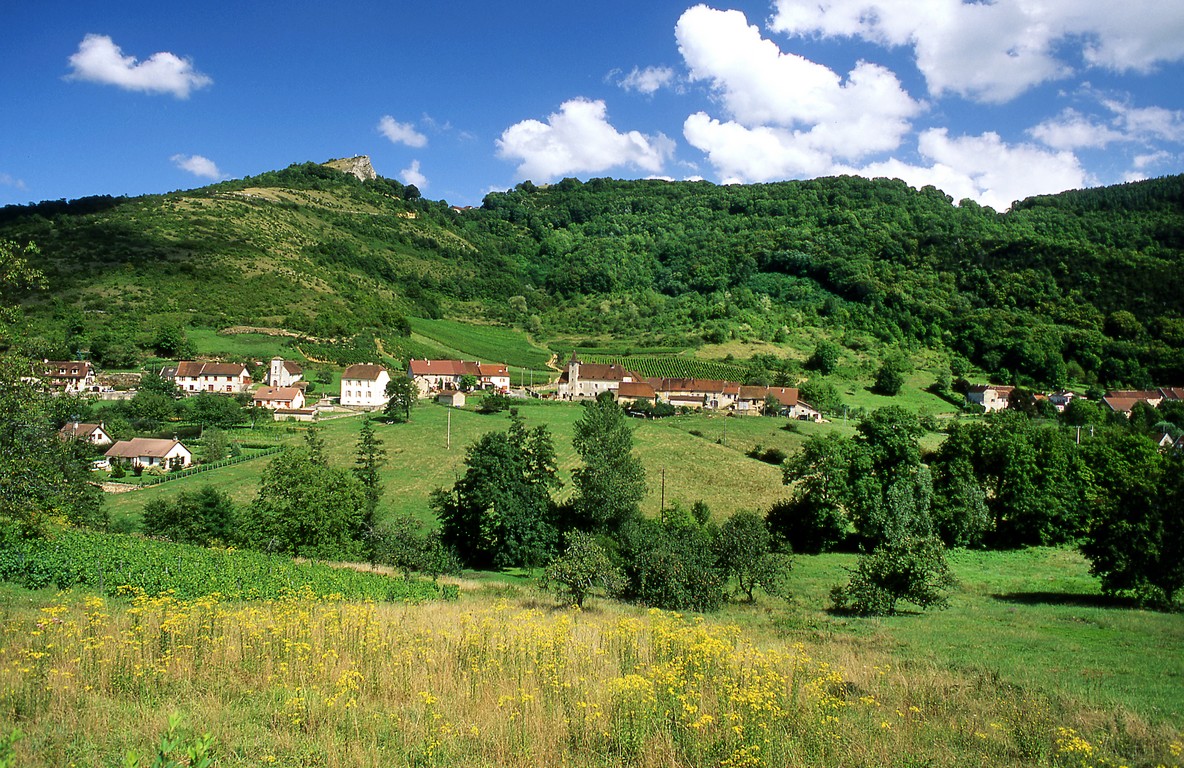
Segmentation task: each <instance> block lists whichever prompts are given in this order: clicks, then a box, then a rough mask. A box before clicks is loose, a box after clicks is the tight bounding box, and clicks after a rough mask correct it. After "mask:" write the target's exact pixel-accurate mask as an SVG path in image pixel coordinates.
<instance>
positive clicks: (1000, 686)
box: [0, 550, 1184, 768]
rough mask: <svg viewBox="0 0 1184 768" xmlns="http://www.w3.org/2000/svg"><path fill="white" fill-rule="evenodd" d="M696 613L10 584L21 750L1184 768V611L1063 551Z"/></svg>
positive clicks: (526, 586) (469, 596)
mask: <svg viewBox="0 0 1184 768" xmlns="http://www.w3.org/2000/svg"><path fill="white" fill-rule="evenodd" d="M852 560H853V558H852V557H851V556H846V555H824V556H818V557H800V558H798V559H797V561H796V565H795V570H794V573H793V577H792V585H793V589H794V592H795V594H794V597H793V598H792V599H791V600H790V601H789V602H788V603H787V602H785V601H781V600H773V599H771V598H768V597H766V596H763V595H762V596H759V599H758V602H757V603H756V604H754V605H747V604H733V605H731V606H729V607H728V608H727V609H725V611H723V612H721V613H720V614H716V615H712V616H706V617H697V616H685V617H684V616H681V615H678V614H671V613H665V612H661V611H646V610H645V609H643V608H639V607H635V606H630V605H624V604H619V603H613V602H608V601H605V600H603V599H597V600H595V601H594V602H593V603H592V604H591V605H590V606H589V608H588V609H587V610H585V611H583V612H573V611H569V610H563V609H560V608H558V606H557V605H556V604H555V603H554V601H553V598H551V597H550V596H548V595H546V594H544V593H541V592H539V591H538V590H537V588H536V587H535V586H534V585H533V584H532V583H531V582H529V581H527V580H523V579H518V580H517V581H515V580H514V579H507V578H504V577H499V578H497V579H484V578H482V579H479V580H474V579H469V580H465V581H462V582H461V584H460V586H461V598H460V600H459V601H458V602H456V603H431V604H426V605H418V606H406V605H376V604H373V603H350V602H343V601H339V600H332V599H330V600H324V599H308V598H289V599H280V600H271V601H267V600H265V601H255V602H251V603H235V602H227V601H224V600H219V599H218V598H216V597H207V598H199V599H195V600H182V599H178V598H177V597H174V596H172V595H167V594H166V595H163V596H160V597H151V596H145V597H141V598H137V599H136V600H134V601H133V602H132V603H131V604H130V605H129V604H128V603H127V602H125V601H121V600H114V599H104V598H101V597H97V596H94V595H93V594H90V593H86V592H66V593H54V592H50V591H46V592H39V593H38V592H35V593H30V592H24V591H18V590H16V589H14V588H12V587H9V586H5V585H0V616H2V627H0V629H2V631H3V632H4V637H5V643H4V644H3V646H0V734H4V733H8V732H9V731H10V730H11V729H12V728H14V727H16V726H19V727H20V728H21V730H22V731H23V733H24V737H23V738H22V739H20V740H19V741H17V742H16V744H15V745H14V748H13V749H14V753H15V754H14V757H15V760H16V762H15V763H14V764H16V765H21V766H30V767H38V768H39V767H40V766H63V765H71V764H74V765H115V764H122V758H123V755H124V754H126V752H127V751H128V750H135V751H138V752H140V753H141V754H143V753H144V752H145V751H146V750H148V749H149V748H150V747H152V746H153V745H155V744H157V743H158V741H159V737H160V734H161V733H162V732H163V731H164V730H165V729H166V727H167V723H168V720H169V717H170V715H172V714H174V713H176V715H178V716H179V717H180V718H181V720H182V722H183V723H184V725H183V726H181V727H180V728H179V729H178V730H177V732H176V734H175V735H176V736H177V737H178V738H180V740H181V742H182V743H183V744H189V743H191V742H192V741H193V740H194V738H195V736H196V735H197V734H201V733H206V732H208V733H209V734H210V735H211V737H212V739H211V754H212V755H213V756H214V758H215V759H216V760H217V763H216V764H217V765H220V766H227V767H229V766H236V767H237V766H268V765H301V766H312V765H317V766H333V767H335V768H336V767H341V768H344V767H345V766H376V767H377V766H389V765H400V766H401V765H414V766H441V767H443V766H521V765H528V764H529V765H569V766H587V767H588V768H591V767H592V766H625V765H630V766H641V767H643V768H649V767H650V766H653V767H654V768H656V767H657V766H678V767H681V766H688V767H690V766H694V767H695V768H699V767H700V766H701V767H702V768H707V767H708V766H741V765H743V766H832V765H860V766H898V765H914V766H920V765H924V766H940V767H945V766H950V767H953V766H971V765H973V766H986V765H989V766H1009V767H1010V766H1014V767H1016V768H1019V767H1020V766H1025V767H1026V766H1056V767H1058V768H1068V767H1069V766H1072V767H1073V768H1101V766H1118V765H1131V766H1155V765H1163V766H1180V765H1181V764H1182V760H1184V743H1182V741H1181V726H1182V725H1184V686H1181V685H1179V682H1180V677H1181V675H1182V674H1184V657H1182V656H1181V655H1180V654H1179V653H1178V649H1179V648H1180V647H1181V643H1182V642H1184V617H1181V616H1179V615H1167V614H1151V613H1145V612H1142V611H1136V610H1132V609H1129V608H1126V607H1123V606H1117V605H1114V604H1110V603H1107V602H1106V601H1103V600H1101V599H1100V598H1099V597H1098V595H1097V591H1096V584H1095V583H1094V582H1093V581H1092V579H1090V578H1089V577H1088V574H1087V572H1086V566H1085V564H1084V562H1082V561H1081V559H1080V558H1079V557H1077V556H1076V555H1074V554H1072V553H1068V552H1064V551H1060V550H1028V551H1023V552H1012V553H989V554H984V553H974V554H956V555H955V556H954V560H953V565H954V569H955V572H956V573H957V575H958V576H959V578H960V579H961V582H962V584H961V587H960V589H959V591H958V593H957V594H956V595H955V597H954V601H953V604H952V606H951V608H950V609H949V610H947V611H944V612H940V613H927V614H905V615H901V616H896V617H892V618H886V619H877V620H864V619H851V618H846V617H837V616H833V615H830V614H828V613H826V612H825V610H824V607H825V603H826V597H825V595H826V590H827V589H828V588H829V586H830V585H831V584H833V583H835V582H836V581H838V580H839V579H841V578H842V575H843V569H844V568H845V567H847V566H850V565H851V563H852Z"/></svg>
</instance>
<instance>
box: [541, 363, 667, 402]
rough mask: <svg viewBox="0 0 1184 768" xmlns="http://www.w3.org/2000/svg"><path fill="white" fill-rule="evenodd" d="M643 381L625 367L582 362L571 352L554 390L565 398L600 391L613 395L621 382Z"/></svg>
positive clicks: (583, 395)
mask: <svg viewBox="0 0 1184 768" xmlns="http://www.w3.org/2000/svg"><path fill="white" fill-rule="evenodd" d="M639 381H645V379H644V378H643V377H642V376H640V375H638V374H637V373H635V372H634V371H630V370H628V369H627V368H625V367H623V366H620V365H615V364H608V365H606V364H602V363H583V362H580V359H579V358H578V357H576V355H575V353H572V356H571V360H569V361H568V363H567V367H566V368H564V369H563V373H562V374H560V376H559V384H558V386H557V387H556V392H557V394H558V395H559V397H560V398H563V399H565V400H584V399H587V398H595V397H596V396H597V395H599V394H600V393H601V392H612V393H613V394H614V395H615V394H616V392H617V390H618V389H620V387H621V384H624V383H633V382H639Z"/></svg>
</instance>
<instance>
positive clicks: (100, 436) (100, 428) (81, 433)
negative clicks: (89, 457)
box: [61, 421, 115, 445]
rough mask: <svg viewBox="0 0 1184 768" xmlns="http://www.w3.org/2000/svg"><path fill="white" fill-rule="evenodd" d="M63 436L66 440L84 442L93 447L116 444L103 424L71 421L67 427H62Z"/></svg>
mask: <svg viewBox="0 0 1184 768" xmlns="http://www.w3.org/2000/svg"><path fill="white" fill-rule="evenodd" d="M61 435H62V437H63V438H64V439H66V440H84V441H86V442H88V443H90V444H91V445H111V443H113V442H115V441H114V440H112V439H111V435H109V434H107V429H106V427H105V426H104V425H103V424H101V423H100V424H86V423H83V422H79V421H71V422H70V423H69V424H67V425H66V426H64V427H62V429H61Z"/></svg>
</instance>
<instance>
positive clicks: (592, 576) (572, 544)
mask: <svg viewBox="0 0 1184 768" xmlns="http://www.w3.org/2000/svg"><path fill="white" fill-rule="evenodd" d="M545 583H546V584H547V585H548V586H550V587H553V588H555V589H556V590H557V591H558V592H559V594H560V595H562V596H563V597H564V598H565V599H566V600H567V601H568V602H569V603H570V604H571V605H574V606H576V607H577V608H583V607H584V601H585V600H587V599H588V596H589V595H591V594H592V592H593V591H594V590H596V589H599V590H601V591H602V592H603V593H604V595H605V596H606V597H615V596H616V595H617V594H619V593H620V591H621V590H622V589H623V588H624V585H625V575H624V574H623V573H622V572H621V570H620V569H619V568H618V567H617V566H616V564H615V563H613V561H612V558H610V557H609V555H608V553H607V552H606V551H605V550H604V548H603V547H601V546H600V545H599V544H597V543H596V539H595V537H593V536H592V535H591V534H588V533H584V532H583V531H572V532H571V533H569V534H568V536H567V547H566V548H565V549H564V550H563V554H562V555H560V556H558V557H556V558H555V559H554V560H552V561H551V562H550V563H549V564H548V565H547V570H546V575H545Z"/></svg>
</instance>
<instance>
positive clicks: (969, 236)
mask: <svg viewBox="0 0 1184 768" xmlns="http://www.w3.org/2000/svg"><path fill="white" fill-rule="evenodd" d="M0 238H7V239H11V240H15V241H18V242H21V243H23V242H28V241H32V242H35V243H36V244H37V245H38V246H39V247H40V249H41V251H42V253H43V254H44V258H43V259H42V261H41V264H40V266H41V267H42V268H43V269H44V270H45V271H46V273H47V275H48V276H49V278H50V282H51V285H52V292H51V294H50V295H49V297H48V298H45V297H42V298H41V299H30V300H29V302H28V303H27V305H26V309H27V312H28V316H29V318H30V321H31V326H30V332H29V333H28V334H26V337H25V338H24V339H23V340H22V341H21V343H22V344H23V345H24V346H25V347H27V348H28V349H27V351H28V352H30V353H32V354H35V355H37V356H42V357H59V356H64V355H67V354H73V353H77V352H79V351H82V350H89V352H90V354H91V355H92V356H93V357H95V358H96V359H97V360H98V361H99V362H100V363H105V364H112V365H117V364H130V363H131V362H134V361H135V359H136V358H137V357H142V356H144V355H146V354H150V353H152V352H157V353H160V354H165V355H167V354H171V353H172V352H173V350H169V349H168V348H167V347H168V344H167V343H165V344H162V343H161V340H160V339H159V338H156V336H154V332H153V331H151V330H144V329H156V328H160V327H162V326H163V327H167V326H181V327H186V326H188V327H198V328H222V327H224V326H228V325H250V326H277V327H282V328H285V329H288V330H291V331H295V332H298V333H303V334H308V335H312V336H317V337H334V338H337V337H348V336H351V335H354V334H358V333H375V334H377V335H379V336H383V337H386V338H393V337H397V336H399V335H400V334H405V333H406V332H407V330H408V328H407V324H406V322H405V320H404V317H405V316H415V317H424V318H438V317H440V316H442V315H443V314H445V313H447V314H449V315H451V316H453V317H456V318H460V319H481V320H484V321H487V322H488V321H493V322H501V323H505V324H508V325H516V326H518V327H521V328H523V329H525V330H528V331H529V332H530V333H531V334H532V335H533V336H535V337H536V338H550V339H552V341H553V344H552V346H553V347H566V346H570V344H571V343H573V341H574V340H576V339H602V340H603V339H606V338H615V339H618V340H619V339H624V340H628V341H629V342H630V343H634V344H637V345H640V346H653V347H665V348H687V347H693V346H697V345H700V344H702V343H704V342H713V343H719V342H725V341H730V340H740V341H764V342H771V343H774V344H782V343H784V342H786V341H789V340H793V339H795V337H797V339H796V340H797V345H798V347H799V348H802V347H803V346H805V347H807V348H808V345H810V344H812V343H813V342H812V341H811V340H812V339H816V338H817V337H818V335H819V334H822V335H826V336H832V337H835V338H838V339H840V340H842V341H843V342H844V343H846V344H847V345H848V346H851V347H855V348H864V349H867V348H874V349H877V350H880V351H881V352H882V351H883V350H884V349H887V348H900V347H906V348H907V347H918V346H928V347H932V348H936V349H941V350H947V351H949V352H950V353H952V354H954V355H956V356H961V357H964V358H967V359H968V360H970V361H973V362H974V363H976V364H978V365H980V366H981V367H982V368H983V369H985V370H986V371H987V372H989V373H993V374H995V375H997V376H999V377H1001V378H1003V379H1012V378H1015V379H1016V380H1018V381H1020V382H1034V383H1040V384H1046V385H1058V384H1061V383H1064V382H1065V381H1066V380H1073V381H1076V382H1079V383H1082V382H1093V381H1097V382H1100V383H1103V384H1119V383H1123V384H1129V385H1135V386H1142V385H1146V384H1150V383H1152V382H1155V383H1161V384H1162V383H1173V382H1178V381H1181V380H1184V351H1182V350H1184V301H1182V300H1181V296H1182V295H1184V255H1182V249H1184V177H1180V176H1177V177H1169V178H1164V179H1157V180H1153V181H1147V182H1139V183H1135V184H1128V185H1123V186H1120V187H1112V188H1106V189H1097V190H1085V191H1079V192H1072V193H1065V194H1062V195H1055V196H1048V197H1040V198H1033V199H1030V200H1025V201H1023V202H1021V203H1019V204H1017V206H1016V208H1015V210H1013V211H1011V212H1009V213H1006V214H999V213H996V212H995V211H992V210H990V209H985V208H981V207H980V206H977V205H975V204H974V203H972V202H970V201H963V202H962V204H961V205H958V206H956V205H954V204H953V201H951V200H950V199H949V198H948V197H946V196H944V195H943V194H941V193H940V192H939V191H938V190H935V189H933V188H931V187H929V188H925V189H923V190H919V191H917V190H913V189H910V188H909V187H907V186H906V185H904V184H903V183H902V182H899V181H889V180H884V179H879V180H874V181H869V180H865V179H859V178H852V177H840V178H830V179H817V180H813V181H802V182H782V183H776V184H763V185H747V186H728V187H720V186H715V185H712V184H709V183H706V182H663V181H613V180H609V179H593V180H591V181H588V182H586V183H585V182H580V181H577V180H575V179H565V180H564V181H562V182H560V183H558V184H555V185H552V186H550V187H546V188H539V187H535V185H533V184H530V183H529V182H524V183H523V184H520V185H519V186H518V187H516V188H515V189H513V190H509V191H507V192H504V193H492V194H490V195H488V196H487V197H486V200H485V204H484V206H483V207H482V208H481V209H474V210H466V211H462V212H456V211H453V210H450V209H449V208H448V207H447V206H446V205H445V204H444V203H442V202H432V201H427V200H424V199H422V198H421V197H420V196H419V193H418V190H416V189H415V188H414V187H404V186H403V185H401V184H399V183H398V182H395V181H391V180H388V179H384V178H382V177H377V178H374V179H368V180H365V181H363V180H360V179H359V178H357V177H355V176H353V175H351V174H349V173H346V172H343V171H338V170H334V169H331V168H328V167H325V166H319V165H315V164H312V163H306V164H304V165H297V166H292V167H290V168H288V169H285V170H283V171H276V172H270V173H265V174H262V175H260V176H256V177H250V178H246V179H241V180H234V181H228V182H222V183H219V184H214V185H211V186H209V187H205V188H202V189H197V190H192V191H187V192H175V193H170V194H167V195H157V196H148V197H141V198H134V199H117V198H90V199H86V200H81V201H74V202H72V203H64V202H57V203H44V204H40V205H36V206H23V207H12V206H10V207H9V208H6V209H3V210H2V211H0ZM166 341H167V339H166ZM869 345H870V346H869Z"/></svg>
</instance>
